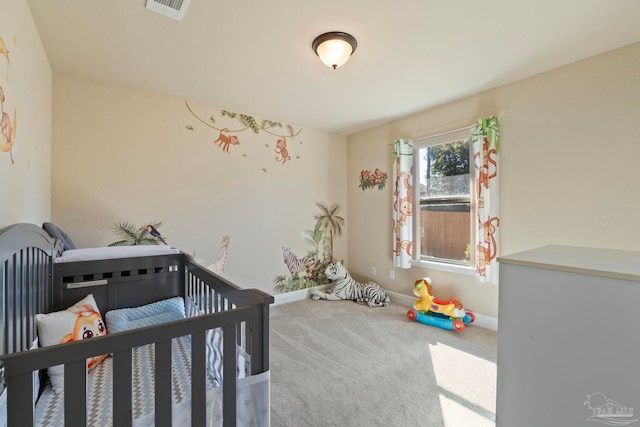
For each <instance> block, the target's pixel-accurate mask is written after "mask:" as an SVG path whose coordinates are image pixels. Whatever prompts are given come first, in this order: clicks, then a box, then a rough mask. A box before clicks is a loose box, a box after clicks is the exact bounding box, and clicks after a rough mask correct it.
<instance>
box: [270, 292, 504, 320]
mask: <svg viewBox="0 0 640 427" xmlns="http://www.w3.org/2000/svg"><path fill="white" fill-rule="evenodd" d="M330 286H331V285H323V286H316V287H314V288H307V289H300V290H297V291H291V292H285V293H284V294H277V295H274V297H273V305H280V304H286V303H288V302H294V301H300V300H303V299H306V298H309V291H310V290H311V289H325V288H328V287H330ZM387 293H388V294H389V296H390V297H391V301H393V302H394V303H396V304H400V305H404V306H405V307H407V309H409V308H412V307H413V304H415V302H416V298H415V297H413V296H409V295H404V294H400V293H398V292H393V291H387ZM470 311H472V312H473V314H474V315H475V317H476V320H475V321H474V322H473V325H474V326H479V327H481V328H485V329H490V330H492V331H497V330H498V319H496V318H495V317H491V316H485V315H484V314H480V313H476V312H475V311H473V310H470Z"/></svg>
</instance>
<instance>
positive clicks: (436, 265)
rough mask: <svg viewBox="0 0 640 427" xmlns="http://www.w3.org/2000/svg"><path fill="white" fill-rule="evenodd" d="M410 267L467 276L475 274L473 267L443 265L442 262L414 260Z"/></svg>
mask: <svg viewBox="0 0 640 427" xmlns="http://www.w3.org/2000/svg"><path fill="white" fill-rule="evenodd" d="M411 265H412V266H413V267H418V268H429V269H432V270H440V271H448V272H450V273H457V274H465V275H468V276H474V275H475V274H476V270H475V268H473V267H466V266H462V265H454V264H445V263H443V262H433V261H422V260H414V261H411Z"/></svg>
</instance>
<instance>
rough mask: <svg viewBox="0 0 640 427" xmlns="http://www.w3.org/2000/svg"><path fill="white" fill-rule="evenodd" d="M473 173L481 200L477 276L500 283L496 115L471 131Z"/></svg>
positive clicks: (498, 133)
mask: <svg viewBox="0 0 640 427" xmlns="http://www.w3.org/2000/svg"><path fill="white" fill-rule="evenodd" d="M471 140H472V142H473V160H474V165H475V168H474V173H475V181H476V192H477V193H476V195H477V198H478V201H477V203H478V221H477V227H478V229H477V236H478V246H477V247H476V276H477V278H478V280H480V281H481V282H493V283H498V265H497V264H498V263H497V261H496V257H497V256H498V248H499V242H500V238H499V237H500V218H499V215H498V153H499V150H500V132H499V129H498V119H496V117H495V116H491V117H488V118H486V119H479V120H478V123H477V124H475V125H473V126H472V128H471Z"/></svg>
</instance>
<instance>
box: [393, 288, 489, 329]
mask: <svg viewBox="0 0 640 427" xmlns="http://www.w3.org/2000/svg"><path fill="white" fill-rule="evenodd" d="M387 293H388V294H389V296H390V297H391V301H393V302H395V303H397V304H400V305H404V306H405V307H407V309H409V308H412V307H413V304H415V302H416V297H414V296H409V295H404V294H400V293H398V292H393V291H387ZM469 311H471V312H473V314H474V316H475V318H476V320H475V321H474V322H473V325H474V326H479V327H481V328H485V329H490V330H492V331H497V330H498V319H496V318H495V317H491V316H485V315H484V314H480V313H476V312H475V311H473V310H471V309H469Z"/></svg>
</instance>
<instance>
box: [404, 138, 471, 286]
mask: <svg viewBox="0 0 640 427" xmlns="http://www.w3.org/2000/svg"><path fill="white" fill-rule="evenodd" d="M465 139H466V140H467V141H468V142H469V213H470V215H469V221H470V224H469V225H470V236H469V239H470V245H469V246H470V254H469V264H466V263H464V264H463V263H459V262H455V261H453V260H445V259H444V258H442V259H441V260H440V259H438V258H431V257H430V258H428V259H423V258H422V255H421V250H420V249H421V248H420V245H421V243H422V241H421V229H420V212H421V209H420V174H421V172H422V171H421V170H420V158H419V152H420V149H422V148H426V147H430V146H434V145H440V144H446V143H452V142H456V141H460V140H465ZM474 168H475V166H474V160H473V146H472V142H471V126H469V127H466V128H462V129H458V130H454V131H450V132H445V133H441V134H437V135H432V136H427V137H424V138H417V139H414V140H413V170H414V173H413V206H412V209H413V212H414V215H413V234H414V235H413V254H414V259H413V260H412V262H411V264H412V266H414V267H421V268H432V269H436V270H442V271H449V272H452V273H459V274H467V275H474V274H475V258H476V257H475V252H476V245H477V241H478V239H477V233H476V229H477V227H476V224H475V221H477V216H478V215H477V200H476V199H477V195H476V192H475V191H474V189H475V188H476V185H475V184H476V182H475V173H474V172H475V171H474Z"/></svg>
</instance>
